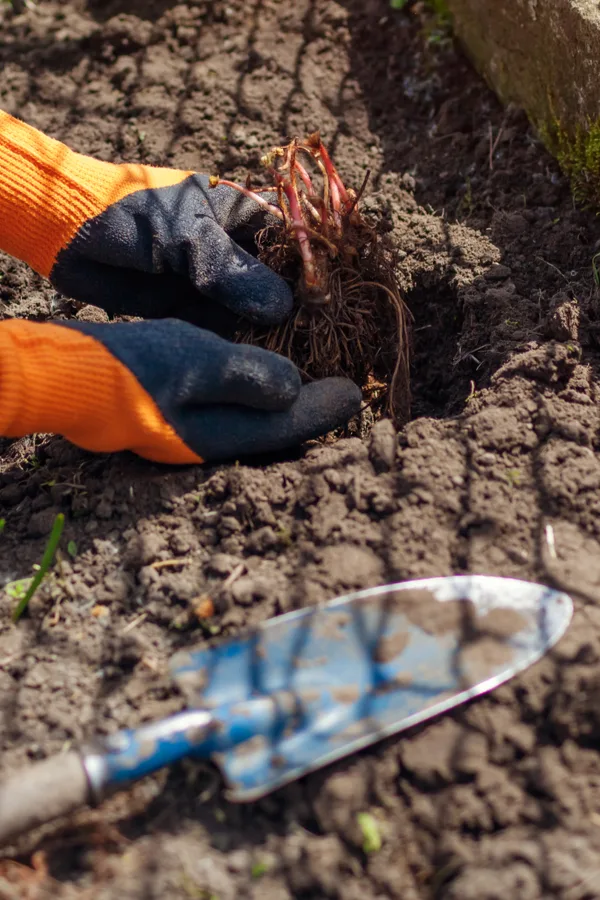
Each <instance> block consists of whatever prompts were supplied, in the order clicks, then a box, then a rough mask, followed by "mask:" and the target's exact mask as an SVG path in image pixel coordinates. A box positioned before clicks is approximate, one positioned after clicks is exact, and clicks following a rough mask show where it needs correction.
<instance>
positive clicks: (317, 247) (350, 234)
mask: <svg viewBox="0 0 600 900" xmlns="http://www.w3.org/2000/svg"><path fill="white" fill-rule="evenodd" d="M261 162H262V165H263V166H264V168H265V169H266V171H267V173H268V177H269V179H270V184H268V185H267V186H266V187H260V188H255V187H254V186H253V185H252V183H251V181H250V178H248V180H247V181H246V184H245V186H243V185H239V184H234V183H233V182H232V181H228V180H225V179H221V178H219V177H217V176H213V177H212V178H211V186H213V187H216V186H217V185H219V184H224V185H227V186H229V187H232V188H235V189H236V190H238V191H241V193H243V194H244V195H245V196H246V197H249V198H251V199H252V200H254V201H255V202H256V203H257V204H259V205H260V206H262V207H263V208H265V209H266V210H268V212H269V213H271V215H272V217H273V218H274V220H275V224H269V225H268V226H267V227H265V228H264V229H263V230H262V231H261V232H259V234H258V236H257V244H258V255H259V259H260V260H261V261H262V262H264V263H266V264H267V265H268V266H270V267H271V268H272V269H273V270H274V271H276V272H277V273H279V274H280V275H282V276H283V277H284V278H287V279H288V280H290V281H291V282H292V283H293V284H294V285H295V287H296V290H295V297H296V303H295V306H294V310H293V312H292V315H291V317H290V318H289V319H288V320H287V321H286V322H285V323H284V324H283V325H281V326H279V327H276V328H273V329H271V330H269V331H259V330H258V329H256V328H251V329H249V330H247V331H245V332H243V333H240V334H239V335H238V336H239V338H240V339H241V340H244V341H249V342H251V343H254V344H258V345H260V346H262V347H266V348H267V349H268V350H274V351H275V352H277V353H282V354H284V355H285V356H287V357H289V358H290V359H291V360H292V361H293V362H294V363H295V364H296V365H297V366H298V368H299V369H300V371H301V372H302V373H303V376H304V377H305V379H307V380H310V379H313V378H324V377H327V376H330V375H342V376H345V377H348V378H351V379H352V380H353V381H355V382H356V383H357V384H358V385H359V386H360V387H361V388H362V390H363V394H364V397H365V400H366V401H367V403H368V404H369V405H371V406H372V407H373V408H374V412H375V414H376V415H377V414H383V413H387V414H388V415H391V416H392V417H393V418H394V419H395V420H396V421H397V422H398V423H402V422H403V421H404V420H405V419H406V418H407V416H408V411H409V372H408V365H409V359H408V320H409V316H408V312H407V309H406V307H405V305H404V303H403V301H402V298H401V296H400V291H399V289H398V284H397V282H396V276H395V262H396V259H395V252H394V249H393V247H392V246H391V245H390V244H389V243H388V242H387V240H386V239H385V238H384V237H383V236H382V235H381V234H380V233H379V232H378V231H377V229H376V227H375V226H374V225H373V224H371V223H370V222H367V221H366V219H365V218H364V217H363V216H362V215H361V212H360V209H359V203H360V199H361V196H362V193H363V191H364V188H365V185H366V182H367V178H368V173H367V177H366V178H365V180H364V182H363V185H362V187H361V188H360V190H358V191H355V190H353V189H352V188H348V187H346V186H345V185H344V183H343V181H342V179H341V178H340V175H339V173H338V171H337V169H336V168H335V166H334V164H333V162H332V161H331V158H330V156H329V153H328V152H327V149H326V148H325V146H324V144H323V142H322V140H321V137H320V135H319V133H318V132H315V133H314V134H311V135H309V137H307V138H306V140H304V141H299V140H297V139H294V140H293V141H292V142H291V143H290V144H288V145H287V146H285V147H276V148H275V149H273V150H271V152H270V153H267V154H266V156H264V157H263V158H262V160H261Z"/></svg>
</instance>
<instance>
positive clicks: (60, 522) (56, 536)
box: [12, 513, 65, 622]
mask: <svg viewBox="0 0 600 900" xmlns="http://www.w3.org/2000/svg"><path fill="white" fill-rule="evenodd" d="M64 527H65V517H64V514H63V513H59V514H58V515H57V517H56V518H55V520H54V525H53V526H52V531H51V532H50V537H49V538H48V543H47V544H46V549H45V550H44V555H43V556H42V561H41V563H40V567H39V569H38V571H37V572H36V573H35V575H34V576H33V578H32V579H31V584H30V585H29V589H28V590H27V593H26V594H25V596H24V597H23V599H22V600H19V602H18V604H17V606H16V608H15V611H14V612H13V615H12V620H13V622H18V621H19V619H20V618H21V616H22V615H23V613H24V612H25V610H26V609H27V606H28V604H29V601H30V600H31V598H32V597H33V595H34V594H35V592H36V591H37V589H38V588H39V586H40V584H41V583H42V581H43V580H44V577H45V575H46V573H47V572H48V569H49V568H50V566H51V565H52V563H53V561H54V554H55V553H56V548H57V547H58V543H59V541H60V538H61V535H62V533H63V528H64Z"/></svg>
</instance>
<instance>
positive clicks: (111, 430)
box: [0, 112, 360, 463]
mask: <svg viewBox="0 0 600 900" xmlns="http://www.w3.org/2000/svg"><path fill="white" fill-rule="evenodd" d="M261 224H262V223H261V213H260V210H257V208H256V205H255V204H253V203H252V202H251V201H248V200H246V199H245V198H244V197H243V196H242V195H240V194H239V193H238V192H237V191H234V190H233V189H231V188H227V187H223V186H221V187H219V188H209V187H208V179H207V178H206V177H205V176H202V175H197V174H194V173H191V172H182V171H178V170H172V169H159V168H151V167H148V166H141V165H130V164H122V165H115V164H112V163H105V162H101V161H98V160H93V159H90V158H88V157H85V156H82V155H80V154H77V153H73V152H72V151H71V150H69V149H68V148H67V147H65V146H64V145H63V144H61V143H59V142H57V141H54V140H52V139H50V138H48V137H46V136H45V135H43V134H41V133H40V132H38V131H36V130H35V129H33V128H30V127H29V126H27V125H25V124H24V123H22V122H20V121H19V120H17V119H14V118H12V117H11V116H9V115H7V114H6V113H2V112H0V249H2V250H5V251H6V252H8V253H11V254H12V255H13V256H16V257H17V258H19V259H22V260H24V261H25V262H27V263H28V264H29V265H30V266H32V268H34V269H35V270H36V271H38V272H39V273H40V274H42V275H45V276H47V277H48V278H49V279H50V281H51V282H52V283H53V284H54V285H55V286H56V287H57V288H58V289H59V290H61V291H62V292H63V293H66V294H68V295H70V296H72V297H74V298H76V299H78V300H80V301H83V302H87V303H93V304H96V305H98V306H101V307H103V308H104V309H105V310H107V312H108V313H109V314H111V315H115V314H119V313H121V314H128V315H140V316H143V317H145V318H157V319H159V321H152V322H135V323H117V324H111V325H104V324H88V323H79V322H77V323H73V322H53V323H33V322H26V321H22V320H14V319H13V320H10V321H4V322H0V434H2V435H5V436H8V437H18V436H21V435H24V434H28V433H30V432H34V431H51V432H57V433H59V434H62V435H64V436H65V437H67V438H69V439H70V440H72V441H73V442H74V443H75V444H78V445H79V446H81V447H84V448H86V449H89V450H96V451H104V452H106V451H113V450H124V449H130V450H133V451H135V452H136V453H138V454H139V455H141V456H145V457H147V458H149V459H153V460H156V461H160V462H171V463H183V462H199V461H203V460H213V459H218V458H231V457H237V456H240V455H243V454H248V453H261V452H266V451H274V450H278V449H284V448H287V447H291V446H294V445H295V444H298V443H301V442H302V441H304V440H307V439H309V438H312V437H316V436H318V435H320V434H323V433H325V432H326V431H329V430H330V429H332V428H334V427H337V426H338V425H341V424H343V423H344V422H346V421H347V420H348V419H349V418H350V417H351V416H352V415H354V414H355V413H356V412H357V411H358V409H359V406H360V392H359V391H358V389H357V388H356V386H355V385H353V384H352V383H351V382H348V381H346V380H343V379H325V380H323V381H320V382H314V383H312V384H309V385H304V386H302V385H301V383H300V377H299V374H298V371H297V370H296V368H295V367H294V366H293V364H292V363H291V362H290V361H289V360H286V359H283V358H282V357H279V356H277V355H276V354H273V353H269V352H268V351H265V350H261V349H260V348H256V347H249V346H240V345H234V344H231V343H229V342H227V341H225V340H223V339H222V338H220V337H218V336H217V335H216V334H213V333H212V332H211V331H205V330H202V329H199V328H196V327H194V326H193V325H190V324H187V323H185V322H182V321H177V320H175V319H171V318H163V317H167V316H169V317H171V316H175V317H177V319H179V318H186V317H187V316H188V314H191V315H192V316H193V317H194V319H196V320H197V319H198V318H200V320H202V318H204V320H205V321H210V319H211V313H212V312H215V311H216V312H218V310H219V309H221V308H226V309H227V310H229V311H230V312H231V313H233V314H235V315H237V316H243V317H245V318H246V319H248V320H250V321H254V322H260V323H263V324H274V323H276V322H279V321H281V320H283V319H284V318H285V317H286V316H287V315H288V314H289V312H290V310H291V307H292V296H291V293H290V290H289V287H288V286H287V285H286V283H285V282H284V281H283V280H282V279H280V278H279V277H278V276H276V275H275V274H274V273H273V272H272V271H271V270H270V269H268V268H267V267H266V266H264V265H262V264H261V263H260V262H258V261H257V260H256V259H255V258H254V257H253V256H252V254H251V253H249V252H248V251H247V250H246V249H245V248H244V247H243V246H242V245H241V244H240V243H238V242H240V241H241V242H242V243H245V242H248V245H249V244H250V242H251V239H252V236H253V233H254V232H255V230H256V229H257V228H258V227H260V226H261ZM203 308H204V309H205V310H206V312H207V315H206V316H204V317H203V316H202V313H201V312H200V316H199V317H198V316H196V315H195V312H196V311H197V310H200V311H201V310H202V309H203ZM217 318H218V316H217Z"/></svg>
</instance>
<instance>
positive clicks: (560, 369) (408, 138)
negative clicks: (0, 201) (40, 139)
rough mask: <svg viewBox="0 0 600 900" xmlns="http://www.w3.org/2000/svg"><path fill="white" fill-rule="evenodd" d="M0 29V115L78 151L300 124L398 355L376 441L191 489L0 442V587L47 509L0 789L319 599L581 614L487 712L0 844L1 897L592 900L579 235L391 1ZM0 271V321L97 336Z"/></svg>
mask: <svg viewBox="0 0 600 900" xmlns="http://www.w3.org/2000/svg"><path fill="white" fill-rule="evenodd" d="M0 30H1V31H0V35H1V36H0V68H1V72H2V74H1V77H0V105H1V106H2V108H4V109H7V110H8V111H10V112H13V113H18V114H19V115H21V116H22V117H24V118H25V119H26V120H27V121H29V122H31V123H32V124H34V125H36V126H38V127H39V128H41V129H43V130H44V131H46V132H47V133H49V134H51V135H53V136H54V137H57V138H59V139H62V140H65V141H66V142H68V143H69V144H70V145H71V146H72V147H73V148H74V149H77V150H79V151H82V152H85V153H88V154H92V155H95V156H97V157H99V158H101V159H107V160H139V161H142V162H149V163H156V164H161V165H176V166H178V167H186V168H187V167H189V168H193V169H196V170H198V171H207V172H214V171H217V170H218V171H220V172H224V173H227V174H228V175H230V176H233V177H238V178H239V177H243V176H244V175H245V173H246V172H247V171H248V169H250V170H251V171H252V170H255V169H257V168H258V162H259V157H260V155H261V154H262V153H263V152H264V150H265V149H268V148H269V147H270V146H271V145H273V144H277V143H280V142H281V140H283V139H285V138H286V137H287V136H290V135H293V134H296V133H298V134H304V133H306V132H307V131H309V130H312V129H314V128H317V127H319V128H320V129H321V130H322V133H323V136H324V138H325V139H326V141H327V142H328V145H329V146H330V147H331V150H332V153H333V155H334V158H335V160H336V163H337V165H338V167H339V169H340V171H341V173H342V175H343V177H344V178H345V179H346V180H347V181H348V182H350V183H355V184H360V182H361V181H362V178H363V176H364V173H365V170H366V169H367V168H370V169H371V173H372V175H371V181H370V185H369V193H368V196H367V197H366V207H367V208H369V209H371V210H372V211H374V212H378V213H379V214H380V215H381V216H383V218H384V219H385V221H386V223H387V227H388V231H389V233H390V234H391V235H392V236H393V238H394V240H395V241H396V243H397V245H398V246H399V248H400V251H401V252H400V256H401V259H400V263H399V276H400V280H401V283H402V287H403V291H404V294H405V297H406V300H407V302H408V304H409V306H410V309H411V311H412V314H413V316H414V335H415V347H414V355H413V365H412V383H413V394H414V397H413V410H412V419H411V421H410V422H409V424H408V425H407V426H406V427H405V428H403V429H402V430H401V431H400V433H399V434H396V433H395V432H394V430H393V429H392V427H391V425H390V423H389V422H386V421H385V420H384V421H381V422H380V423H379V424H378V425H377V426H376V427H375V428H374V429H373V431H372V433H371V434H370V435H369V436H367V437H364V438H363V439H361V438H359V437H350V438H345V439H342V440H339V441H337V442H336V443H329V444H319V443H314V444H312V445H310V446H308V447H304V448H301V449H300V450H299V451H298V452H297V453H296V454H292V455H290V454H288V455H287V456H286V457H280V458H278V459H269V460H264V459H262V460H251V461H241V462H240V463H237V462H236V461H234V462H232V463H227V464H223V465H219V466H213V467H192V468H187V469H183V468H182V469H168V468H164V467H159V466H154V465H150V464H148V463H145V462H143V461H141V460H138V459H136V458H134V457H133V456H130V455H125V454H124V455H121V456H113V457H96V456H92V455H90V454H87V453H84V452H83V451H80V450H78V449H76V448H73V447H72V446H70V445H68V444H67V443H66V442H65V441H64V440H62V439H60V438H58V437H52V436H38V437H36V438H35V439H33V438H29V439H25V440H21V441H16V442H10V441H6V440H5V441H3V442H0V449H1V451H2V452H1V462H0V514H1V516H2V518H5V519H6V525H5V528H4V531H3V533H2V535H1V536H0V583H1V584H4V583H6V582H8V581H10V580H11V579H14V578H19V577H24V576H26V575H27V574H28V573H29V572H30V571H31V567H32V565H33V564H34V563H36V562H37V561H39V559H40V557H41V554H42V551H43V548H44V545H45V541H46V540H47V536H48V532H49V529H50V527H51V524H52V522H53V520H54V517H55V516H56V514H57V513H58V512H64V513H65V515H66V528H65V535H64V539H63V544H62V546H63V554H62V557H61V561H60V565H59V568H57V569H56V571H55V574H54V575H53V576H52V578H50V579H48V581H47V582H46V585H45V587H44V588H43V589H42V590H41V591H40V592H39V594H38V595H37V596H36V597H35V598H34V600H33V601H32V604H31V612H30V615H29V617H28V618H26V619H23V620H22V622H21V623H20V624H19V625H18V627H15V626H12V625H11V624H10V612H11V609H12V605H13V602H14V601H13V600H12V599H11V598H10V596H8V595H7V593H6V592H0V609H1V616H0V716H1V721H2V729H1V735H0V740H1V746H2V755H1V757H0V766H1V770H2V773H3V774H7V773H9V772H11V771H12V770H15V769H16V768H17V767H19V766H22V765H24V764H29V763H31V762H32V761H35V760H36V759H41V758H43V757H44V756H46V755H48V754H51V753H54V752H57V751H60V750H61V748H63V747H65V746H67V745H69V744H70V743H71V742H76V741H78V740H80V739H82V738H84V737H86V736H89V735H90V734H93V733H94V732H96V733H107V732H110V731H114V730H115V729H117V728H119V727H123V726H129V725H134V724H136V723H139V722H141V721H143V720H146V719H152V718H156V717H159V716H161V715H164V714H167V713H169V712H171V711H173V710H176V709H179V708H180V707H181V704H182V699H181V698H180V697H179V695H178V694H177V693H176V692H175V691H174V690H173V689H172V688H171V686H170V684H169V682H168V679H167V676H166V661H167V659H168V658H169V656H170V655H171V654H172V653H173V652H175V651H176V650H178V649H181V648H187V647H191V646H193V645H197V644H202V643H203V642H206V640H207V639H219V638H220V637H221V636H226V635H229V634H235V633H237V632H238V631H241V630H243V629H244V628H245V627H247V626H251V625H253V624H255V623H257V622H260V621H262V620H263V619H265V618H267V617H269V616H272V615H276V614H278V613H281V612H283V611H286V610H290V609H293V608H297V607H300V606H303V605H306V604H312V603H315V602H317V601H319V600H323V599H326V598H329V597H333V596H335V595H336V594H338V593H340V592H343V591H347V590H348V589H352V588H360V587H367V586H370V585H373V584H377V583H381V582H384V581H392V580H401V579H410V578H416V577H422V576H430V575H445V574H451V573H466V572H482V573H491V574H500V575H506V576H514V577H517V578H523V579H529V580H537V581H542V582H546V583H549V584H558V585H562V586H564V587H566V588H568V589H571V590H573V591H576V592H577V609H576V616H575V619H574V621H573V624H572V626H571V628H570V629H569V632H568V634H567V636H566V637H565V638H564V639H563V640H562V641H561V642H560V643H559V645H558V646H557V648H556V649H555V651H554V652H552V653H551V654H550V655H548V656H547V657H546V658H545V659H544V660H543V661H541V662H539V663H538V664H537V665H535V666H533V667H532V668H531V669H530V670H529V671H527V672H526V673H525V674H524V675H523V676H521V677H518V678H516V679H515V680H513V681H511V682H510V683H509V684H507V685H506V686H503V687H501V688H500V689H498V690H496V691H494V692H493V693H492V694H491V695H489V696H487V697H486V698H484V699H481V700H479V701H476V702H473V703H471V704H470V705H467V706H465V707H463V708H461V709H459V710H457V711H456V712H454V713H453V714H448V715H445V716H444V717H443V718H441V719H439V720H438V721H436V722H433V723H431V724H429V725H427V726H423V727H420V728H417V729H413V731H411V732H408V733H407V734H405V735H403V736H401V737H397V738H394V739H390V740H388V741H387V742H385V743H384V744H383V745H379V746H377V747H376V748H373V749H370V750H368V751H365V752H363V753H362V754H360V755H358V756H356V757H353V758H351V759H349V760H347V761H345V762H343V763H340V764H337V765H335V766H334V767H333V768H330V769H328V770H326V771H323V772H320V773H318V774H313V775H311V776H309V777H307V778H305V779H303V780H302V781H301V782H299V783H297V784H294V785H291V786H289V787H286V788H284V789H282V790H281V791H279V792H277V793H275V794H274V795H272V796H270V797H268V798H266V799H264V800H262V801H259V802H256V803H254V804H251V805H244V806H236V805H233V804H229V803H228V802H226V801H225V800H224V799H223V796H222V793H221V792H220V785H219V782H218V780H217V779H216V778H215V775H214V772H213V771H212V770H211V769H210V768H208V767H207V766H201V765H191V764H186V765H180V766H177V767H175V768H173V769H172V770H170V771H169V772H165V773H162V774H161V775H160V776H158V777H156V778H153V779H150V780H148V781H146V782H145V783H143V784H140V785H139V786H138V787H137V788H136V789H135V790H132V791H131V792H129V793H126V794H124V795H121V796H120V797H117V798H114V799H113V800H112V801H111V802H110V803H107V804H106V805H105V806H103V807H101V808H100V809H97V810H93V811H87V812H84V813H82V814H81V815H79V816H77V817H74V818H72V819H70V820H69V821H68V822H63V823H59V824H58V825H55V826H52V827H49V828H47V829H45V830H44V831H42V832H40V833H38V834H35V835H31V836H29V837H27V838H25V839H23V840H22V841H21V843H20V844H18V845H17V846H15V847H13V848H8V849H7V850H5V851H4V856H3V858H2V859H1V860H0V896H1V897H2V898H7V900H12V898H21V897H23V898H25V897H30V898H32V900H38V898H39V900H43V898H50V897H52V898H56V900H69V898H74V900H85V898H93V900H108V898H114V897H119V898H122V900H126V898H127V900H129V898H130V900H158V898H161V900H166V898H169V900H185V898H196V900H209V898H212V900H234V898H236V900H244V898H248V900H250V898H259V897H260V898H261V900H289V898H302V900H324V898H339V900H359V898H360V900H376V898H377V900H389V898H401V900H424V898H439V900H507V898H510V900H537V898H557V900H593V898H597V897H600V756H599V755H598V745H599V741H600V667H599V663H600V611H599V609H598V600H599V599H600V493H599V489H600V455H599V430H598V429H599V426H600V413H599V406H598V400H599V385H598V377H599V373H600V355H599V345H600V288H599V284H598V275H597V270H596V272H594V268H593V265H592V260H593V257H594V254H596V253H598V251H599V250H600V220H599V219H598V218H597V217H594V215H593V214H591V213H586V212H582V211H580V210H577V209H576V208H575V207H574V205H573V202H572V199H571V197H570V193H569V188H568V185H567V183H566V182H565V180H564V179H563V177H562V176H561V174H560V172H559V171H558V169H557V167H556V165H555V163H554V162H553V160H552V159H551V158H550V157H549V156H548V155H547V153H546V152H545V151H544V149H543V147H542V146H541V144H540V143H539V142H538V140H537V139H536V137H535V135H534V134H533V132H532V131H531V130H530V128H529V126H528V124H527V122H526V120H525V119H524V117H523V116H522V115H521V114H520V113H519V112H518V111H516V110H514V109H508V110H505V109H502V108H501V107H500V106H499V104H498V103H497V101H496V100H495V98H494V96H493V95H492V94H491V93H490V92H489V91H488V90H487V88H486V86H485V85H484V84H483V82H482V81H481V80H480V79H479V78H478V76H477V75H476V74H475V73H474V71H473V70H472V69H471V68H470V66H469V64H468V62H467V61H466V60H465V59H464V58H463V57H462V56H461V54H460V51H459V50H458V49H457V48H455V47H454V46H453V45H452V42H451V40H450V39H449V38H448V37H447V35H445V33H444V31H443V28H442V26H441V23H440V22H438V21H435V20H434V19H431V18H428V17H427V15H426V14H424V13H423V12H422V11H421V12H420V11H419V5H418V4H417V5H415V4H412V5H411V9H409V10H405V11H404V12H394V11H392V10H391V9H390V8H389V5H388V3H387V2H386V0H366V2H365V0H362V2H361V0H294V2H291V0H226V2H223V0H214V2H203V0H199V2H182V3H175V2H173V0H145V2H142V0H105V2H104V0H103V2H100V0H63V2H55V0H40V2H39V3H37V5H36V6H35V7H34V8H31V9H28V10H26V11H25V12H24V13H23V14H22V15H18V16H13V15H12V14H11V12H10V11H9V9H8V7H6V6H3V7H2V11H0ZM0 271H1V272H2V276H1V280H0V315H1V316H29V317H32V318H33V319H37V320H46V319H48V318H52V317H53V316H65V315H67V316H68V315H77V316H78V317H79V318H93V317H95V318H98V317H99V316H101V314H100V313H99V312H98V310H94V309H91V308H89V307H88V308H85V307H84V308H83V309H79V310H76V309H75V308H74V307H72V305H70V304H68V303H65V302H63V301H62V300H60V298H57V297H56V295H55V293H54V291H53V290H52V289H51V288H50V287H49V286H48V284H47V283H45V282H43V281H42V280H40V279H39V278H37V277H36V276H35V275H33V274H32V273H31V272H30V271H29V270H28V269H27V268H26V267H25V266H24V265H22V264H20V263H17V262H15V261H13V260H11V259H9V258H7V257H0ZM548 524H550V525H552V526H553V528H554V535H555V548H556V556H555V557H552V556H551V554H550V553H549V548H548V547H547V545H546V542H545V533H546V531H545V529H546V525H548ZM68 542H74V543H73V544H71V545H70V547H71V551H72V554H69V553H67V552H66V550H65V549H64V548H66V546H67V543H68ZM165 562H166V563H168V564H167V565H161V563H165ZM203 595H208V596H210V598H211V599H212V603H213V604H214V614H213V615H212V616H211V617H210V619H209V620H208V621H201V620H200V619H199V618H198V616H197V615H196V613H195V612H194V610H195V609H197V608H198V597H202V596H203ZM360 812H368V813H370V814H371V815H372V817H373V818H374V820H375V822H376V823H377V828H378V830H379V833H380V836H381V848H380V849H379V850H378V851H377V852H373V853H369V854H366V853H365V852H364V851H363V847H362V844H363V835H362V833H361V830H360V828H359V827H358V824H357V814H358V813H360ZM32 853H34V854H36V855H33V856H32Z"/></svg>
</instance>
